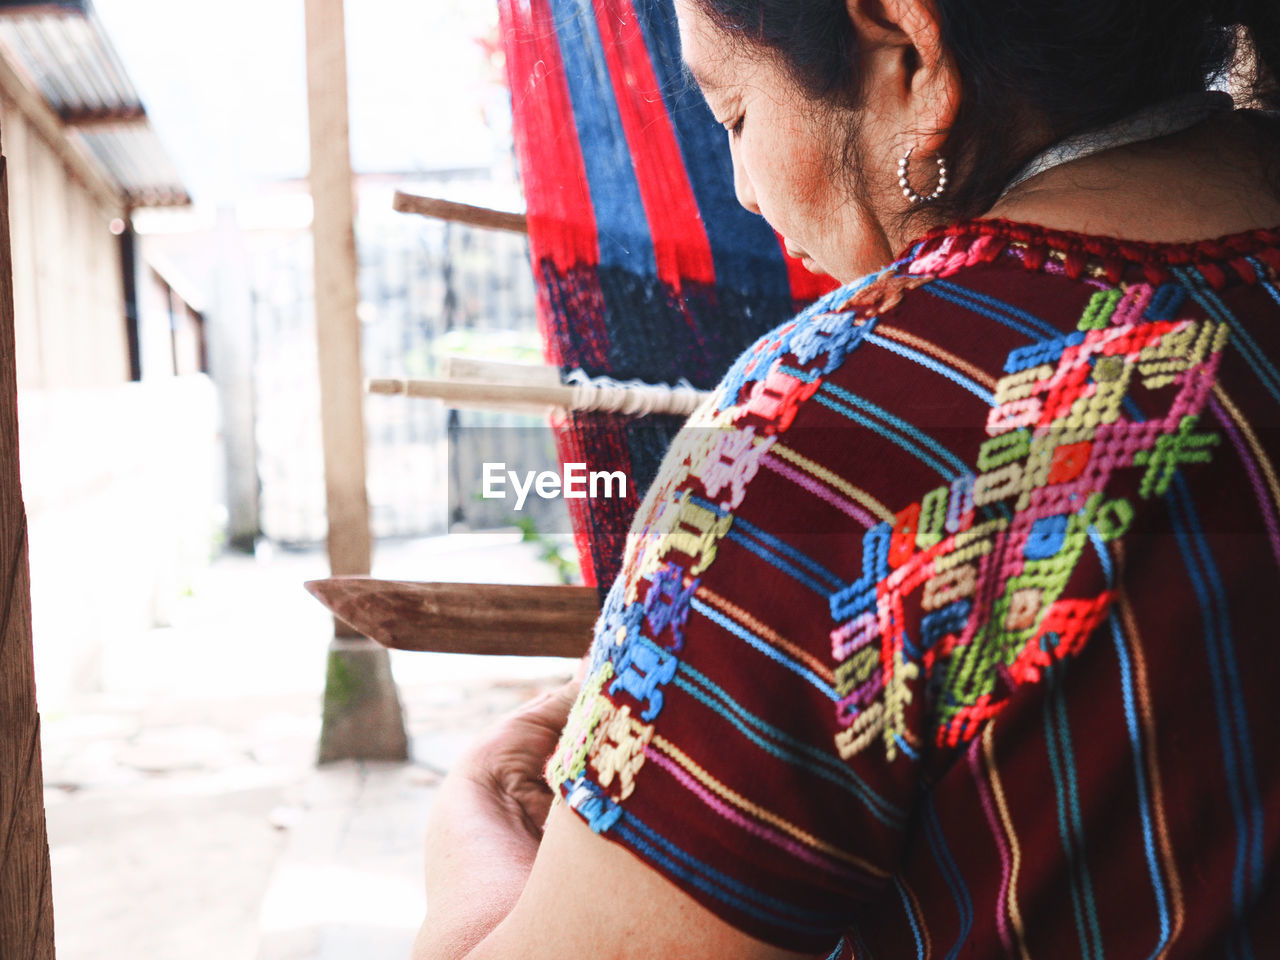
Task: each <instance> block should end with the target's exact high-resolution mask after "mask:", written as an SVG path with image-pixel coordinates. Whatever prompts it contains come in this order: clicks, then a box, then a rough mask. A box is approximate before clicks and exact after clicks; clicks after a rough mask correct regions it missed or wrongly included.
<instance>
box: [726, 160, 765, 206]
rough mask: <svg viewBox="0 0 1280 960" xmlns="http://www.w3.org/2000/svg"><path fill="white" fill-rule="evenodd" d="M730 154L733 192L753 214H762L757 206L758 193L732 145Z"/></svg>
mask: <svg viewBox="0 0 1280 960" xmlns="http://www.w3.org/2000/svg"><path fill="white" fill-rule="evenodd" d="M729 154H730V156H732V157H733V192H734V193H735V194H737V197H738V202H739V203H740V204H742V205H743V206H744V207H746V208H747V209H748V210H750V211H751V212H752V213H755V214H758V213H760V207H759V205H757V204H756V191H755V188H754V187H752V186H751V178H750V177H748V176H747V171H746V168H745V167H743V165H742V158H741V157H740V156H738V151H737V150H736V149H735V148H734V147H733V146H732V145H730V147H729Z"/></svg>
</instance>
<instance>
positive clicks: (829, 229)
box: [676, 0, 901, 281]
mask: <svg viewBox="0 0 1280 960" xmlns="http://www.w3.org/2000/svg"><path fill="white" fill-rule="evenodd" d="M676 11H677V15H678V17H679V20H680V41H681V45H682V52H683V55H684V61H685V64H686V66H687V67H688V68H689V71H690V72H691V73H692V74H693V76H694V78H695V79H696V80H697V81H698V85H699V86H700V87H701V88H702V92H703V95H704V96H705V97H706V100H707V104H708V105H709V106H710V108H711V112H712V113H713V114H714V115H715V118H716V120H717V121H718V122H719V123H720V124H721V125H722V126H723V127H724V128H725V130H726V131H727V134H728V138H729V152H730V154H731V155H732V157H733V171H734V187H735V189H736V191H737V195H738V201H739V202H740V203H741V204H742V205H743V206H744V207H746V208H747V209H748V210H751V211H752V212H754V213H758V214H761V215H762V216H763V217H764V218H765V219H766V220H767V221H768V222H769V225H770V226H772V227H773V229H774V230H776V231H777V232H778V233H779V234H781V235H782V237H783V240H784V242H785V245H786V249H787V252H788V253H790V254H792V255H793V256H796V257H799V258H801V259H802V260H803V262H804V265H805V266H806V267H807V268H808V269H810V270H812V271H813V272H815V273H827V274H831V275H832V276H834V277H836V278H837V279H839V280H841V281H849V280H853V279H856V278H858V277H860V276H863V275H864V274H867V273H870V272H872V271H874V270H877V269H879V268H881V267H883V266H884V265H885V264H887V263H888V262H889V261H890V259H891V258H892V256H893V253H894V251H893V249H892V246H891V244H890V242H889V240H888V238H887V237H886V236H885V233H884V230H883V228H882V227H881V224H880V218H879V217H877V216H876V211H875V210H874V209H873V208H874V203H873V202H872V201H869V200H868V199H867V198H865V197H863V196H860V195H859V194H860V193H861V191H855V190H854V189H853V188H852V186H851V184H852V183H854V182H856V181H855V178H854V177H851V176H849V174H848V172H847V171H846V170H845V169H844V167H843V165H844V162H845V159H844V145H845V138H846V133H845V130H846V129H847V127H846V126H845V124H844V123H837V122H835V121H834V120H833V119H832V116H831V110H830V108H829V107H828V106H826V105H824V104H819V103H815V102H813V101H812V100H810V99H809V98H808V97H807V96H806V95H805V94H804V93H803V92H802V91H801V90H800V89H799V87H798V86H797V85H796V83H795V81H794V80H793V79H792V78H791V76H790V75H789V74H788V73H787V71H786V69H785V68H784V67H783V65H782V64H781V63H779V62H778V61H777V59H776V56H775V55H774V54H772V53H771V52H769V51H764V50H758V49H756V48H755V47H752V46H750V45H749V44H746V43H744V42H741V41H736V40H735V39H734V38H731V37H728V36H726V35H725V34H724V33H723V32H722V31H721V30H720V29H718V28H717V27H716V26H715V25H714V24H713V23H712V21H711V20H710V19H709V18H708V17H707V15H706V14H705V13H703V12H702V10H701V9H700V8H699V7H698V6H697V5H696V3H694V2H693V0H676ZM860 113H861V114H863V115H861V116H859V117H858V118H857V122H858V125H859V130H860V133H861V134H862V136H860V137H859V139H860V141H862V142H863V143H866V142H868V136H867V133H868V130H869V128H874V124H875V121H874V116H872V115H871V114H870V112H869V111H867V110H865V109H864V110H863V111H860ZM886 139H887V138H886ZM884 152H885V157H884V158H883V163H881V164H880V166H883V168H884V169H883V170H881V169H879V168H873V169H868V170H867V174H866V180H867V181H869V182H872V183H874V182H875V181H876V180H877V179H879V180H883V181H884V182H885V185H887V186H889V187H891V188H892V189H891V191H890V194H891V195H893V196H896V197H898V198H899V200H900V197H901V194H900V193H899V192H898V186H897V179H896V173H895V172H894V167H895V164H896V160H895V159H893V153H892V150H888V151H884ZM900 205H901V204H900V203H899V206H900ZM894 212H899V211H894Z"/></svg>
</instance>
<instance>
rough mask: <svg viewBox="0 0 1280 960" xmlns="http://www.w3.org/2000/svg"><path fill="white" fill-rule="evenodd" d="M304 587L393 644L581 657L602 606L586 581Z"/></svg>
mask: <svg viewBox="0 0 1280 960" xmlns="http://www.w3.org/2000/svg"><path fill="white" fill-rule="evenodd" d="M306 586H307V589H308V590H309V591H310V592H311V594H312V595H313V596H314V597H316V599H318V600H319V601H320V602H321V603H323V604H324V605H325V606H326V607H328V608H329V609H330V610H331V611H332V612H333V613H334V614H336V615H337V616H338V617H341V618H342V619H343V620H345V621H347V623H349V624H351V626H352V627H354V628H355V629H357V630H359V631H360V632H361V633H362V634H364V635H365V636H367V637H370V638H371V639H373V640H377V641H378V642H379V643H381V644H382V645H383V646H386V647H391V648H393V649H396V650H424V651H435V652H438V653H474V654H490V655H494V654H500V655H507V656H512V655H515V656H526V657H580V656H582V655H583V654H585V653H586V652H587V648H588V647H589V646H590V645H591V634H592V629H593V627H594V625H595V620H596V617H597V616H598V615H599V613H600V597H599V594H597V593H596V591H595V589H594V588H592V587H559V586H545V587H543V586H528V585H523V584H521V585H508V584H496V583H414V582H410V581H404V580H374V579H370V578H367V577H332V578H330V579H328V580H312V581H310V582H309V583H307V585H306Z"/></svg>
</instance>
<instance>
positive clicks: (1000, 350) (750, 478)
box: [548, 221, 1280, 960]
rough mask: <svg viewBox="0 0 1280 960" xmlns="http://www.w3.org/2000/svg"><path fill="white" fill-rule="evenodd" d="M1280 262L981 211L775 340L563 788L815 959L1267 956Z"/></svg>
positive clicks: (648, 538)
mask: <svg viewBox="0 0 1280 960" xmlns="http://www.w3.org/2000/svg"><path fill="white" fill-rule="evenodd" d="M1278 269H1280V231H1259V232H1254V233H1250V234H1245V235H1240V236H1236V237H1229V238H1225V239H1222V240H1218V241H1212V242H1205V243H1197V244H1190V245H1167V244H1142V243H1128V242H1118V241H1112V240H1106V239H1099V238H1091V237H1083V236H1078V235H1073V234H1066V233H1059V232H1053V231H1048V230H1044V229H1041V228H1036V227H1029V226H1026V225H1020V224H1013V223H1008V222H1003V221H976V222H973V223H968V224H962V225H959V226H956V227H952V228H949V229H945V230H941V231H938V232H935V233H933V234H931V235H929V236H928V237H926V238H925V240H924V241H922V242H920V243H919V244H917V245H916V246H915V247H914V248H913V249H912V250H911V251H910V252H909V254H908V255H906V256H905V257H904V258H903V259H902V260H900V261H899V262H897V263H895V264H893V265H892V266H891V267H890V268H888V269H886V270H885V271H883V272H881V273H880V274H878V275H875V276H873V277H870V278H867V279H865V280H863V281H860V282H858V283H854V284H851V285H848V286H846V287H843V288H841V289H840V290H837V291H835V292H834V293H833V294H830V295H828V296H827V297H825V298H824V299H823V300H822V301H820V302H819V303H817V304H815V305H814V306H813V307H812V308H810V309H809V310H807V311H805V313H803V314H802V315H800V316H799V317H797V318H796V319H794V320H792V321H790V322H788V323H786V324H783V325H782V326H781V327H779V328H777V329H776V330H774V331H773V332H772V333H770V334H769V335H767V336H766V337H764V338H763V339H761V340H760V341H759V342H758V343H757V344H756V345H755V346H754V347H753V348H752V349H751V350H749V351H748V352H747V353H746V354H744V355H743V357H742V358H741V359H740V360H739V361H738V362H737V363H736V364H735V365H734V367H733V368H732V369H731V370H730V371H729V373H728V375H727V376H726V377H725V379H724V381H723V383H722V384H721V386H720V387H719V389H718V390H717V392H716V395H715V397H714V398H713V400H712V402H711V403H710V404H708V405H707V406H705V407H704V408H703V409H702V410H701V411H700V412H699V413H698V414H695V415H694V417H693V418H691V420H690V421H689V424H688V426H687V427H686V428H685V429H684V431H683V432H682V433H681V434H680V436H679V437H678V439H677V440H676V441H675V443H674V445H673V447H672V449H671V451H670V453H669V455H668V456H667V458H666V461H665V464H664V467H663V469H662V471H661V472H660V474H659V477H658V479H657V481H656V482H655V484H654V486H653V488H652V489H651V490H650V493H649V495H648V497H647V498H646V500H645V503H644V504H643V505H642V507H641V509H640V512H639V513H638V515H637V518H636V521H635V525H634V527H633V530H632V535H631V537H630V540H629V547H628V554H627V557H626V560H625V564H624V567H623V573H622V575H621V577H620V578H619V580H618V581H617V583H616V584H615V585H614V587H613V589H612V592H611V593H610V595H609V597H608V600H607V602H606V604H605V608H604V611H603V613H602V615H601V617H600V620H599V622H598V625H597V628H596V633H595V639H594V643H593V646H592V655H591V665H590V670H589V674H588V678H587V681H586V683H585V685H584V687H583V690H582V693H581V696H580V697H579V700H578V702H577V705H576V706H575V708H574V711H573V713H572V715H571V717H570V719H569V723H568V725H567V727H566V729H565V732H564V735H563V737H562V740H561V743H560V745H559V747H558V748H557V751H556V753H555V754H554V755H553V756H552V758H551V760H550V762H549V764H548V777H549V780H550V782H551V783H552V784H553V786H554V787H556V788H557V789H558V790H559V792H560V794H561V795H562V797H563V798H564V800H565V801H566V802H567V803H568V804H569V805H570V806H571V807H572V808H573V809H574V810H575V811H576V812H577V813H578V814H579V815H580V816H582V817H583V818H584V819H585V820H586V821H587V822H588V823H589V824H590V826H591V827H592V829H594V830H595V831H597V832H598V833H599V834H601V835H602V836H604V837H607V838H608V839H609V840H611V841H613V842H616V843H620V844H622V845H623V846H625V847H627V848H628V849H629V850H630V851H632V852H633V853H634V854H635V855H636V856H638V857H640V858H641V859H642V860H643V861H644V862H646V863H647V864H649V865H650V866H652V867H653V868H654V869H655V870H658V871H660V872H661V873H663V874H664V875H665V876H666V877H667V878H669V879H670V880H671V882H673V883H675V884H676V885H677V886H679V887H680V888H681V889H683V890H684V891H686V892H687V893H688V894H689V895H691V896H693V897H694V898H696V899H697V900H699V901H700V902H701V903H702V904H704V905H705V906H706V907H707V908H709V909H710V910H712V911H713V912H714V913H716V914H717V915H719V916H721V917H723V918H724V919H725V920H726V921H728V922H729V923H731V924H733V925H735V926H737V927H738V928H740V929H742V930H744V931H746V932H748V933H750V934H752V935H754V936H756V937H759V938H761V939H764V940H766V941H769V942H771V943H774V944H777V945H779V946H783V947H787V948H790V949H793V950H801V951H809V952H811V953H813V954H814V955H815V956H818V957H937V958H944V957H946V958H951V957H958V956H975V957H996V956H1007V957H1012V958H1019V960H1021V958H1037V960H1038V958H1052V957H1063V958H1066V957H1071V958H1079V957H1084V958H1095V957H1096V958H1101V957H1103V956H1104V955H1105V956H1107V957H1109V958H1130V957H1132V958H1147V957H1159V956H1165V957H1184V956H1185V957H1192V956H1194V957H1200V956H1219V955H1221V956H1231V957H1240V958H1245V957H1264V956H1280V952H1278V951H1280V895H1278V894H1277V886H1278V884H1277V882H1276V880H1277V876H1276V874H1277V869H1276V863H1277V857H1278V854H1277V830H1278V829H1280V809H1278V807H1280V736H1277V733H1278V732H1280V724H1277V721H1276V714H1275V713H1273V712H1272V711H1273V708H1274V707H1276V705H1277V703H1280V683H1278V681H1280V652H1278V651H1280V575H1278V571H1280V520H1278V517H1280V481H1278V479H1277V466H1276V465H1277V463H1278V462H1280V434H1278V432H1277V429H1276V428H1277V427H1278V426H1280V369H1277V366H1278V362H1280V305H1278V304H1280V289H1278V287H1277V281H1276V277H1277V270H1278ZM619 907H620V909H624V910H625V904H620V905H619Z"/></svg>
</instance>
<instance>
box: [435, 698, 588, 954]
mask: <svg viewBox="0 0 1280 960" xmlns="http://www.w3.org/2000/svg"><path fill="white" fill-rule="evenodd" d="M579 682H580V681H574V682H571V683H568V684H566V685H565V686H563V687H560V688H559V689H557V690H553V691H551V692H550V693H546V694H543V695H542V696H541V697H538V698H536V699H534V700H532V701H531V702H529V703H527V704H525V705H524V706H522V707H520V708H519V709H517V710H515V711H514V712H512V713H510V714H507V715H506V716H505V717H503V718H502V719H501V720H500V721H499V722H498V723H497V724H495V725H494V726H493V727H491V728H490V729H489V730H488V731H487V732H486V733H485V734H483V735H482V736H481V737H480V739H479V740H478V741H476V743H474V744H473V745H472V746H471V748H470V749H469V750H468V751H467V753H466V755H465V756H464V757H463V758H462V760H461V761H459V763H458V764H457V765H456V766H455V767H454V768H453V770H452V771H450V773H449V776H448V777H447V778H446V779H445V781H444V783H443V784H442V785H441V788H440V793H439V794H438V795H437V797H436V799H435V802H434V804H433V807H432V810H431V816H430V818H429V820H428V823H427V838H426V868H427V920H426V923H424V924H423V927H422V930H421V931H420V932H419V934H418V940H417V943H416V944H415V947H414V957H415V960H445V958H458V957H463V956H465V955H466V953H467V951H468V950H470V949H471V947H473V946H474V945H475V944H476V943H478V942H479V941H480V940H482V939H483V938H484V937H485V936H486V935H487V934H488V933H489V931H490V930H492V929H493V927H495V926H496V925H497V924H498V923H499V922H501V920H502V919H503V918H504V917H505V916H506V915H507V914H508V913H509V912H510V911H511V908H512V906H514V905H515V902H516V900H517V899H519V896H520V893H521V891H522V890H523V889H524V885H525V882H526V881H527V880H528V877H529V871H530V870H531V869H532V867H533V861H534V858H535V857H536V855H537V853H538V845H539V843H540V842H541V841H542V828H543V824H544V823H545V822H546V819H547V812H548V811H549V810H550V809H551V801H552V799H553V797H552V793H551V790H550V788H548V787H547V785H546V782H545V781H544V780H543V779H542V768H543V765H544V764H545V763H546V761H547V758H548V757H549V756H550V755H551V752H552V751H553V750H554V749H555V745H556V741H557V739H558V738H559V736H560V730H561V728H562V727H563V726H564V723H565V720H566V718H567V717H568V714H569V708H570V707H571V706H572V705H573V700H574V697H576V696H577V691H578V686H579Z"/></svg>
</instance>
